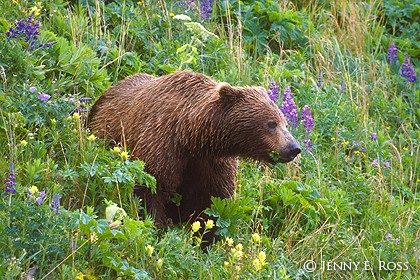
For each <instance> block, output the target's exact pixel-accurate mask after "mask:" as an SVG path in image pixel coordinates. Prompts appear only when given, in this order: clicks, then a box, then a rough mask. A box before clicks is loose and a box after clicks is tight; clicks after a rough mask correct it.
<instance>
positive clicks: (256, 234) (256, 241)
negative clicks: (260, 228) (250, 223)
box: [251, 232, 261, 243]
mask: <svg viewBox="0 0 420 280" xmlns="http://www.w3.org/2000/svg"><path fill="white" fill-rule="evenodd" d="M251 237H252V240H253V241H254V242H255V243H258V242H260V240H261V237H260V235H259V234H258V233H256V232H255V233H253V234H252V235H251Z"/></svg>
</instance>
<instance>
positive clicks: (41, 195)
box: [36, 190, 45, 205]
mask: <svg viewBox="0 0 420 280" xmlns="http://www.w3.org/2000/svg"><path fill="white" fill-rule="evenodd" d="M44 197H45V190H44V191H42V192H41V194H40V196H39V197H38V198H37V199H36V203H38V205H41V203H42V202H43V201H44Z"/></svg>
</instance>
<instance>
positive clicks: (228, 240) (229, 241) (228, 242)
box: [226, 237, 233, 247]
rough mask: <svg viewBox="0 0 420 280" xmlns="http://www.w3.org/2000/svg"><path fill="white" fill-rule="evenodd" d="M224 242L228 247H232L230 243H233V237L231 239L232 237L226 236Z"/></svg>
mask: <svg viewBox="0 0 420 280" xmlns="http://www.w3.org/2000/svg"><path fill="white" fill-rule="evenodd" d="M226 244H227V245H228V246H229V247H232V245H233V239H232V238H230V237H227V238H226Z"/></svg>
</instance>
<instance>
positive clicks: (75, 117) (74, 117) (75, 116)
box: [73, 112, 80, 120]
mask: <svg viewBox="0 0 420 280" xmlns="http://www.w3.org/2000/svg"><path fill="white" fill-rule="evenodd" d="M73 119H74V120H78V119H80V114H79V113H77V112H76V113H74V114H73Z"/></svg>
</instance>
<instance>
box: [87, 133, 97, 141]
mask: <svg viewBox="0 0 420 280" xmlns="http://www.w3.org/2000/svg"><path fill="white" fill-rule="evenodd" d="M97 138H98V137H96V136H95V135H93V134H91V135H89V137H88V138H87V140H88V141H95V140H96V139H97Z"/></svg>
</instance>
